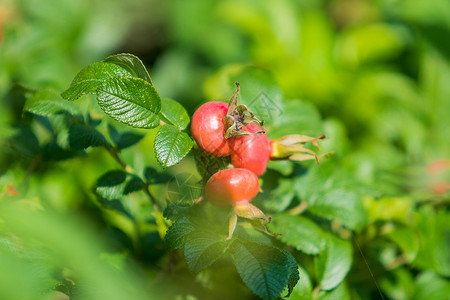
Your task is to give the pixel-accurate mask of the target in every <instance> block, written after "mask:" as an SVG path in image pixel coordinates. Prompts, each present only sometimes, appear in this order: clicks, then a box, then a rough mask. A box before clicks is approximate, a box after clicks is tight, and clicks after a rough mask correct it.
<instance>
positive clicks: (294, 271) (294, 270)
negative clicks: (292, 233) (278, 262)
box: [281, 250, 300, 297]
mask: <svg viewBox="0 0 450 300" xmlns="http://www.w3.org/2000/svg"><path fill="white" fill-rule="evenodd" d="M281 251H283V253H284V254H285V255H286V258H287V259H288V261H289V271H290V274H289V279H288V285H287V288H288V293H287V295H286V296H285V297H289V296H290V295H291V293H292V291H293V290H294V287H295V285H296V284H297V282H298V280H299V279H300V274H299V272H298V265H297V261H296V260H295V258H294V257H293V256H292V254H291V253H289V252H288V251H286V250H281Z"/></svg>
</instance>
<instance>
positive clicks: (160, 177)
mask: <svg viewBox="0 0 450 300" xmlns="http://www.w3.org/2000/svg"><path fill="white" fill-rule="evenodd" d="M144 178H145V180H146V181H147V183H148V184H161V183H166V182H168V181H170V180H171V179H172V178H173V176H171V175H169V174H167V173H164V172H158V171H157V170H156V169H155V168H152V167H145V169H144Z"/></svg>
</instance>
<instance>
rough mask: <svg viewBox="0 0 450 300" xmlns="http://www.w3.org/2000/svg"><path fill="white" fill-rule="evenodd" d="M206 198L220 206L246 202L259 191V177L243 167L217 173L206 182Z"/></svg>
mask: <svg viewBox="0 0 450 300" xmlns="http://www.w3.org/2000/svg"><path fill="white" fill-rule="evenodd" d="M205 192H206V199H208V201H209V202H211V203H212V204H214V205H216V206H219V207H228V206H230V205H238V204H246V203H249V202H250V201H252V199H253V198H254V197H255V196H256V195H257V194H258V192H259V181H258V177H257V176H256V175H255V174H254V173H253V172H251V171H249V170H247V169H242V168H233V169H225V170H222V171H219V172H217V173H215V174H214V175H213V176H211V178H210V179H209V180H208V182H207V183H206V191H205Z"/></svg>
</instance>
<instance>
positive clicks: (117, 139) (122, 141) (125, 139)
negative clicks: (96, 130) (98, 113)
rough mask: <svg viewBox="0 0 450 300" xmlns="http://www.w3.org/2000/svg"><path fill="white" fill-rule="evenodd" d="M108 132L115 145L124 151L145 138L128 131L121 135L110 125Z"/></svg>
mask: <svg viewBox="0 0 450 300" xmlns="http://www.w3.org/2000/svg"><path fill="white" fill-rule="evenodd" d="M108 132H109V136H110V137H111V139H112V140H113V142H114V144H116V146H117V149H119V150H122V149H125V148H128V147H131V146H133V145H135V144H137V143H139V141H140V140H142V138H143V137H144V135H143V134H140V133H135V132H132V131H126V132H121V133H119V132H118V131H117V130H116V129H115V128H114V127H113V126H111V125H109V124H108Z"/></svg>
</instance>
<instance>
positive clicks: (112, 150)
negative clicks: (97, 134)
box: [105, 145, 162, 212]
mask: <svg viewBox="0 0 450 300" xmlns="http://www.w3.org/2000/svg"><path fill="white" fill-rule="evenodd" d="M105 148H106V150H107V151H108V153H109V154H110V155H111V156H112V158H114V160H115V161H117V162H118V163H119V165H120V166H121V167H122V168H123V169H124V170H125V171H126V172H128V173H130V174H133V175H135V176H138V177H139V178H140V176H139V175H137V174H136V172H135V171H134V169H133V168H132V167H130V166H129V165H127V164H126V163H125V162H124V161H123V160H122V158H121V157H120V156H119V151H118V150H117V149H116V148H114V147H112V146H111V145H107V146H105ZM141 180H142V178H141ZM144 193H145V194H146V195H147V197H148V198H149V199H150V202H151V204H152V205H153V208H154V209H155V211H156V212H161V211H162V209H161V207H160V205H159V203H158V201H157V200H156V198H155V196H153V194H152V193H151V192H150V190H149V188H148V185H146V187H145V189H144Z"/></svg>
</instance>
